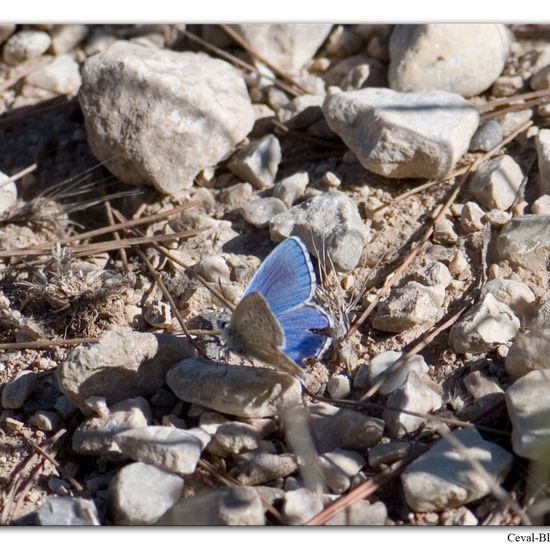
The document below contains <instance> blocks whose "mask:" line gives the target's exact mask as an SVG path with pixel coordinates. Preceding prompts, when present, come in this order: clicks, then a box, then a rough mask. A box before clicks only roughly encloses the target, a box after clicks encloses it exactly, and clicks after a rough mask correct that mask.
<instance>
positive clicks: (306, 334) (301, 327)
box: [277, 304, 330, 366]
mask: <svg viewBox="0 0 550 550" xmlns="http://www.w3.org/2000/svg"><path fill="white" fill-rule="evenodd" d="M277 320H278V322H279V324H280V326H281V328H282V331H283V334H284V339H285V343H284V346H283V348H282V352H283V353H284V354H285V355H287V356H288V357H289V358H290V359H292V360H293V361H294V362H295V363H297V364H298V365H300V366H302V365H303V360H304V359H306V358H308V357H318V356H319V355H320V354H321V352H322V351H323V350H324V349H325V347H326V344H327V341H328V337H327V336H325V335H323V334H316V333H315V332H312V329H313V330H326V329H328V328H329V326H330V321H329V318H328V316H327V314H326V313H325V312H324V311H322V310H321V309H319V308H317V307H315V306H313V305H309V304H303V305H301V306H298V307H296V308H293V309H291V310H289V311H286V312H284V313H282V314H281V315H279V316H278V318H277Z"/></svg>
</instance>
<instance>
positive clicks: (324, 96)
mask: <svg viewBox="0 0 550 550" xmlns="http://www.w3.org/2000/svg"><path fill="white" fill-rule="evenodd" d="M0 45H1V46H0V47H1V51H0V58H1V64H0V113H1V114H0V132H1V134H2V136H1V137H2V139H0V169H1V170H2V175H1V176H0V178H1V179H0V327H1V328H2V333H1V334H2V337H1V339H0V346H1V347H0V354H1V355H0V389H1V403H0V524H27V525H28V524H32V525H52V524H53V525H59V524H72V525H74V524H86V525H89V524H94V525H96V524H101V525H112V524H116V525H152V524H161V525H174V524H175V525H197V524H201V525H217V524H223V525H273V524H275V525H280V524H284V525H286V524H292V525H298V524H304V523H308V522H309V523H313V524H330V525H403V524H405V525H410V524H415V525H418V524H420V525H516V524H528V523H535V524H548V523H549V517H548V509H549V507H548V502H549V497H548V484H549V482H550V458H549V456H550V454H549V453H550V451H549V449H550V400H549V398H548V395H549V394H550V376H549V374H548V373H549V371H548V370H547V369H548V367H549V363H548V355H549V353H550V344H549V342H550V338H549V337H550V296H549V291H548V288H549V281H548V267H549V261H550V129H546V128H550V124H549V122H550V109H549V105H550V103H548V102H549V101H550V28H548V27H547V26H533V25H511V26H505V25H499V24H483V25H481V24H480V25H440V24H430V25H408V26H407V25H397V26H392V25H359V24H357V25H330V24H314V25H313V24H312V25H286V24H285V25H279V24H269V25H231V26H229V27H226V26H223V25H188V26H185V25H121V26H115V25H91V26H90V25H88V26H85V25H17V26H16V25H7V24H4V25H0ZM115 226H116V227H115ZM291 235H296V236H298V237H300V238H301V239H302V240H303V241H304V243H305V244H306V246H307V247H308V249H309V251H310V253H311V254H312V256H313V257H314V258H315V262H314V263H315V265H316V269H317V271H318V279H319V288H318V293H317V296H316V300H317V302H318V303H319V304H320V305H321V306H322V307H323V308H324V309H325V310H326V311H327V312H328V313H329V314H330V316H331V319H332V333H331V335H332V337H333V339H332V345H331V347H330V348H329V349H328V350H327V352H326V353H325V354H324V356H323V357H321V358H319V359H317V360H312V361H310V362H309V364H308V367H307V372H306V374H305V375H304V379H305V380H304V385H305V388H304V387H302V385H301V384H300V382H299V381H298V380H297V379H295V378H293V377H291V376H289V375H288V374H285V373H283V372H279V371H277V370H273V369H270V368H264V366H262V365H261V364H258V362H257V361H254V366H252V365H251V363H250V361H249V359H247V358H242V357H239V356H237V355H235V354H227V350H226V349H225V347H224V345H223V342H222V341H221V340H220V337H219V328H220V326H222V322H223V321H226V320H227V319H228V318H229V316H230V309H231V307H232V306H234V304H236V303H237V302H238V300H239V298H240V296H241V295H242V293H243V291H244V289H245V287H246V284H247V283H248V281H249V280H250V279H251V277H252V275H253V274H254V273H255V271H256V269H257V268H258V266H259V265H260V263H261V261H262V259H264V258H265V257H266V256H267V254H268V253H269V252H270V251H271V250H272V249H273V248H274V246H275V245H276V243H278V242H280V241H282V240H284V239H285V238H287V237H289V236H291Z"/></svg>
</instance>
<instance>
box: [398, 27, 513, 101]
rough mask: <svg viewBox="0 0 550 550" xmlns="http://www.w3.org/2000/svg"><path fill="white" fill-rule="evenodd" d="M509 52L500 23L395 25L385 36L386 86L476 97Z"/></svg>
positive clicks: (506, 31)
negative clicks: (387, 38) (387, 52)
mask: <svg viewBox="0 0 550 550" xmlns="http://www.w3.org/2000/svg"><path fill="white" fill-rule="evenodd" d="M509 50H510V35H509V32H508V30H507V29H506V27H505V26H504V25H496V24H479V23H475V24H430V25H396V27H395V29H394V31H393V33H392V36H391V39H390V66H389V71H388V79H389V82H390V86H391V87H392V88H394V89H395V90H399V91H401V92H420V91H424V90H433V89H441V90H448V91H449V92H455V93H457V94H461V95H463V96H465V97H470V96H473V95H477V94H479V93H481V92H483V91H485V90H486V89H487V88H489V87H490V86H491V84H492V83H493V82H494V81H495V80H496V79H497V78H498V76H499V75H500V73H501V72H502V69H504V65H505V63H506V58H507V57H508V53H509Z"/></svg>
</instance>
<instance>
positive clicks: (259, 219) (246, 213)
mask: <svg viewBox="0 0 550 550" xmlns="http://www.w3.org/2000/svg"><path fill="white" fill-rule="evenodd" d="M286 209H287V208H286V205H285V203H284V202H283V201H282V200H280V199H278V198H276V197H262V198H259V199H256V200H254V201H250V202H247V203H245V204H244V205H243V206H242V207H241V215H242V217H243V218H244V220H245V221H246V222H247V223H249V224H250V225H253V226H254V227H257V228H258V229H263V228H264V227H267V226H268V225H269V222H270V221H271V219H272V218H274V217H275V216H276V215H277V214H280V213H281V212H285V211H286Z"/></svg>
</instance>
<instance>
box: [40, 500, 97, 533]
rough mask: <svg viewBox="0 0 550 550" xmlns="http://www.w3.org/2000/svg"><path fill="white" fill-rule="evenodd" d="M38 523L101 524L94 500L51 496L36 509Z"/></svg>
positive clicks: (54, 524) (53, 524)
mask: <svg viewBox="0 0 550 550" xmlns="http://www.w3.org/2000/svg"><path fill="white" fill-rule="evenodd" d="M36 523H37V525H52V526H61V525H100V521H99V517H98V513H97V508H96V505H95V503H94V501H93V500H91V499H84V498H77V497H57V496H49V497H47V498H46V500H45V501H44V502H43V503H42V506H40V508H38V510H37V511H36Z"/></svg>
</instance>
